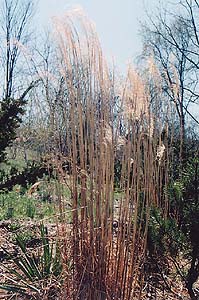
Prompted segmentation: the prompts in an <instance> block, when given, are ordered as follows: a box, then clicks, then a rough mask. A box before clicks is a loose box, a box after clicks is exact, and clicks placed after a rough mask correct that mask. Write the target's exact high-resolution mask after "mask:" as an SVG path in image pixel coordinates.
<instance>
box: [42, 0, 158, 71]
mask: <svg viewBox="0 0 199 300" xmlns="http://www.w3.org/2000/svg"><path fill="white" fill-rule="evenodd" d="M158 2H159V1H158V0H79V1H78V0H77V1H75V0H39V3H38V4H39V7H38V12H39V18H40V21H41V24H42V26H47V25H48V24H50V22H51V18H52V17H53V16H57V15H61V14H63V13H64V11H66V10H67V9H69V8H71V7H72V6H75V5H80V6H81V7H82V8H83V9H84V11H85V12H86V14H87V15H88V17H89V18H90V19H91V20H92V21H94V23H95V25H96V29H97V32H98V35H99V38H100V41H101V44H102V48H103V50H104V53H105V55H106V56H107V57H108V59H110V60H111V58H112V57H113V58H114V61H115V63H116V65H118V66H119V67H120V68H122V69H123V68H125V65H126V64H127V63H128V62H129V61H133V59H134V58H135V57H136V55H138V54H139V53H140V51H141V37H139V28H140V24H139V22H140V21H143V20H144V19H146V14H145V11H144V9H145V7H146V8H147V9H149V10H150V11H153V10H154V8H155V7H156V6H157V5H158Z"/></svg>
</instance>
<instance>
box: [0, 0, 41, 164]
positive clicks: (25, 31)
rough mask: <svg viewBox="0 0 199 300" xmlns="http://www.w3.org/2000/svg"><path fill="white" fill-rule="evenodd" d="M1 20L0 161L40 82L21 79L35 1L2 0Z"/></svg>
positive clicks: (24, 67)
mask: <svg viewBox="0 0 199 300" xmlns="http://www.w3.org/2000/svg"><path fill="white" fill-rule="evenodd" d="M0 9H1V19H0V25H1V29H0V41H1V48H0V58H1V61H2V66H3V68H2V73H1V79H2V83H3V84H2V87H1V93H2V97H1V101H0V145H1V146H0V161H1V160H2V159H4V157H5V155H4V151H5V149H6V147H7V146H9V145H10V143H11V142H12V140H13V139H14V138H15V135H16V129H17V128H18V127H19V125H20V122H21V115H22V114H23V112H24V106H25V104H26V96H27V95H28V93H29V92H30V90H31V89H32V88H33V87H34V86H35V85H36V83H37V81H31V82H30V83H28V84H26V83H25V82H24V81H23V80H22V78H23V74H24V73H25V72H26V67H27V65H25V64H24V59H23V55H22V53H23V51H25V50H24V49H26V46H27V43H28V42H29V41H30V30H29V28H30V26H29V25H30V24H29V23H30V20H31V17H32V14H33V1H32V0H26V1H22V0H2V6H1V8H0Z"/></svg>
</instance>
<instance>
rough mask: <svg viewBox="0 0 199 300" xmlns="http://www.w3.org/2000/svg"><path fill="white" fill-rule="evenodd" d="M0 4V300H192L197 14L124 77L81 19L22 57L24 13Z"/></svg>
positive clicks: (198, 172)
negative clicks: (0, 81)
mask: <svg viewBox="0 0 199 300" xmlns="http://www.w3.org/2000/svg"><path fill="white" fill-rule="evenodd" d="M3 3H4V4H3V14H2V15H3V16H4V19H2V20H3V21H4V23H2V24H3V25H2V26H4V27H3V28H4V30H3V31H2V32H4V34H5V33H6V34H5V38H6V39H7V40H6V43H5V44H6V46H5V48H6V49H5V51H3V50H0V51H2V57H3V58H4V62H5V70H4V73H3V78H4V81H5V86H4V87H3V93H2V98H1V100H0V246H1V249H0V271H1V275H0V298H1V299H24V300H25V299H37V300H39V299H41V300H45V299H63V300H65V299H69V300H71V299H74V300H77V299H78V300H86V299H88V300H113V299H116V300H133V299H143V300H145V299H151V300H153V299H176V300H177V299H181V300H185V299H192V300H196V299H198V297H199V282H198V280H199V198H198V197H199V131H198V124H199V123H198V120H197V118H196V117H195V115H194V113H192V111H193V110H194V109H193V108H195V107H197V109H198V95H199V94H198V59H199V54H198V53H199V52H198V50H199V38H198V30H199V29H198V23H197V22H198V17H199V3H198V1H196V0H195V1H188V0H187V1H182V2H181V3H179V4H178V5H179V7H180V8H181V10H180V14H179V15H178V14H177V13H176V15H175V16H174V17H175V18H173V16H172V15H171V14H169V16H168V12H167V11H166V10H165V11H164V13H165V14H161V13H160V15H159V17H158V18H157V20H155V21H151V23H150V24H149V25H144V26H143V40H144V42H143V43H144V47H143V48H144V51H143V54H142V55H141V57H140V58H139V60H140V64H139V67H138V66H136V67H132V66H131V65H129V66H128V70H127V74H126V75H125V76H120V75H119V74H117V73H116V72H114V70H113V69H111V68H110V67H109V65H108V63H107V61H106V59H105V57H104V54H103V51H102V49H101V46H100V42H99V40H98V37H97V34H96V32H95V28H94V26H93V24H92V23H91V22H90V21H89V20H88V18H87V17H86V16H85V14H84V13H83V12H82V11H81V10H78V9H75V10H74V11H69V12H68V13H67V14H66V15H65V16H64V17H63V18H57V19H55V20H54V25H53V32H52V33H50V34H49V36H48V38H47V39H46V42H45V43H43V46H41V48H40V49H39V50H38V49H36V50H35V51H33V47H31V46H30V45H29V31H28V26H27V25H28V22H29V20H30V17H31V13H32V5H33V2H32V1H30V0H28V1H25V4H24V2H23V1H19V0H18V1H17V0H12V1H10V0H4V1H3ZM19 16H21V18H19ZM174 19H175V20H174ZM2 20H1V22H3V21H2ZM129 30H130V29H129ZM43 40H44V39H43ZM40 44H41V45H42V43H41V41H40ZM23 68H24V69H23ZM22 69H23V70H24V71H23V72H22V71H19V70H22Z"/></svg>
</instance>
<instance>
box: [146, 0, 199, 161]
mask: <svg viewBox="0 0 199 300" xmlns="http://www.w3.org/2000/svg"><path fill="white" fill-rule="evenodd" d="M179 6H180V7H181V8H183V9H182V10H181V13H180V14H179V15H178V14H177V13H176V14H173V15H172V13H171V11H170V12H167V11H166V10H165V11H163V12H160V13H159V15H158V17H157V18H156V20H152V19H151V25H149V26H146V25H145V26H143V28H144V57H145V58H146V57H148V56H152V57H154V59H155V62H156V64H157V66H158V69H159V72H160V75H161V78H162V90H163V92H164V94H165V95H166V97H167V98H168V99H169V100H170V101H172V102H173V104H174V106H175V109H176V113H177V116H178V119H179V126H180V161H182V160H183V157H184V143H185V138H186V119H188V118H191V119H192V120H193V121H194V122H195V123H197V124H199V121H198V120H197V118H196V117H195V116H194V115H193V113H192V111H191V105H192V104H196V103H198V101H199V86H198V69H199V52H198V47H199V43H198V41H199V40H198V28H197V25H196V24H197V23H198V20H199V7H198V2H197V1H191V0H190V1H189V0H185V1H184V0H183V1H180V3H179Z"/></svg>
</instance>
